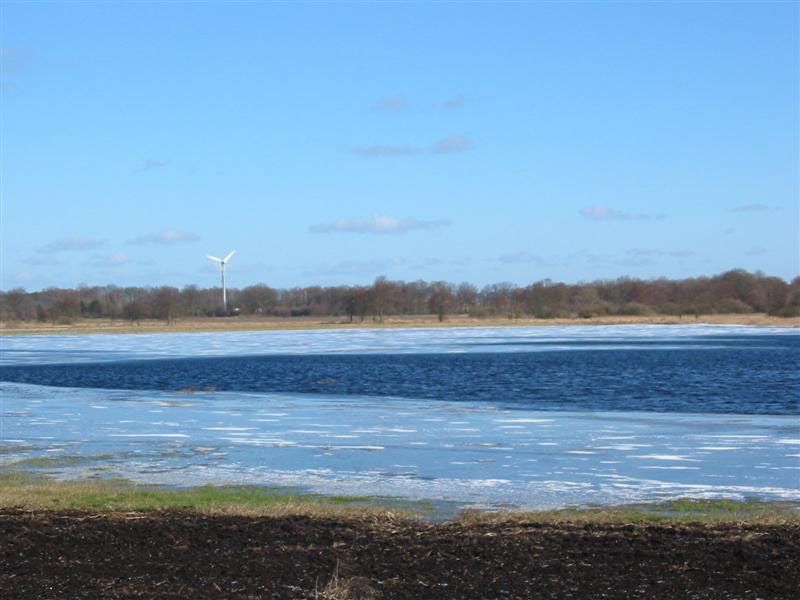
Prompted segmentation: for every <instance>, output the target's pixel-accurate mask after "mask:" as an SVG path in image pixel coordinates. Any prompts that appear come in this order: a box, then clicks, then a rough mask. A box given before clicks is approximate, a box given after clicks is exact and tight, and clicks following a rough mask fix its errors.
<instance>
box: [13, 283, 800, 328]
mask: <svg viewBox="0 0 800 600" xmlns="http://www.w3.org/2000/svg"><path fill="white" fill-rule="evenodd" d="M221 297H222V291H221V289H220V288H199V287H197V286H195V285H189V286H186V287H184V288H183V289H178V288H176V287H170V286H162V287H118V286H115V285H107V286H80V287H78V288H77V289H64V288H48V289H44V290H41V291H36V292H26V291H25V290H24V289H21V288H17V289H12V290H9V291H6V292H0V319H2V320H3V321H52V322H58V323H68V322H71V321H74V320H76V319H81V318H84V319H93V318H97V319H100V318H104V319H121V320H127V321H131V322H137V321H140V320H142V319H162V320H164V321H167V322H170V321H172V320H174V319H178V318H187V317H205V316H214V315H217V316H222V309H221ZM228 298H229V301H228V302H229V305H230V306H231V307H235V309H234V312H235V313H236V314H243V315H263V316H269V317H341V318H344V319H347V320H349V321H351V322H352V321H364V320H365V319H371V320H375V321H382V320H383V319H384V317H386V316H390V315H423V314H433V315H437V316H438V317H439V319H440V320H444V319H445V318H446V317H447V315H450V314H466V315H470V316H474V317H498V316H500V317H508V318H512V319H513V318H519V317H536V318H543V319H548V318H563V317H579V318H580V317H582V318H590V317H595V316H603V315H656V314H661V315H681V316H682V315H696V316H699V315H702V314H713V313H751V312H763V313H768V314H771V315H776V316H786V317H789V316H798V315H800V277H797V278H795V279H794V280H792V281H791V282H786V281H784V280H783V279H781V278H779V277H770V276H767V275H764V274H763V273H760V272H757V273H749V272H747V271H743V270H733V271H728V272H726V273H722V274H720V275H716V276H713V277H698V278H688V279H678V280H672V279H653V280H641V279H632V278H628V277H621V278H619V279H615V280H603V281H594V282H590V283H577V284H566V283H556V282H553V281H551V280H549V279H545V280H543V281H538V282H536V283H533V284H531V285H528V286H518V285H514V284H511V283H496V284H492V285H487V286H484V287H482V288H478V287H477V286H475V285H473V284H471V283H460V284H453V283H447V282H444V281H434V282H428V281H411V282H407V281H391V280H389V279H387V278H385V277H379V278H378V279H376V280H375V281H374V283H372V285H368V286H331V287H323V286H309V287H295V288H290V289H275V288H272V287H270V286H268V285H265V284H257V285H251V286H248V287H245V288H242V289H229V290H228Z"/></svg>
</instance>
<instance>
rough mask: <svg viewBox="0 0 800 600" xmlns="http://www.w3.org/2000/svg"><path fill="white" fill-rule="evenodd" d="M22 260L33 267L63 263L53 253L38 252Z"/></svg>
mask: <svg viewBox="0 0 800 600" xmlns="http://www.w3.org/2000/svg"><path fill="white" fill-rule="evenodd" d="M22 262H24V263H25V264H26V265H31V266H33V267H52V266H55V265H60V264H61V261H60V260H58V259H57V258H56V257H55V256H53V255H52V254H38V255H34V256H30V257H28V258H23V259H22Z"/></svg>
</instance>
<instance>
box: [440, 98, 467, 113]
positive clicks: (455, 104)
mask: <svg viewBox="0 0 800 600" xmlns="http://www.w3.org/2000/svg"><path fill="white" fill-rule="evenodd" d="M466 103H467V99H466V98H465V97H464V96H455V97H454V98H450V99H449V100H445V101H444V103H443V106H444V109H445V110H451V111H452V110H458V109H459V108H463V107H464V105H465V104H466Z"/></svg>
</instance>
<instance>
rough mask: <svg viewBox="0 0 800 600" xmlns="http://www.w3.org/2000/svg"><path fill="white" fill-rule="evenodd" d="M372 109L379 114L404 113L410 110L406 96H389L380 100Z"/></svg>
mask: <svg viewBox="0 0 800 600" xmlns="http://www.w3.org/2000/svg"><path fill="white" fill-rule="evenodd" d="M372 108H373V110H376V111H379V112H402V111H404V110H406V109H407V108H408V102H406V99H405V97H404V96H400V95H398V96H387V97H385V98H381V99H380V100H378V101H377V102H376V103H375V104H374V106H373V107H372Z"/></svg>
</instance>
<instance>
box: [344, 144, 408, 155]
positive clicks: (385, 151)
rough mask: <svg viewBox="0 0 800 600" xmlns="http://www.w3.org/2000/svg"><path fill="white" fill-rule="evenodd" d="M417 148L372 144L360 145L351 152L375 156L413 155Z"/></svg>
mask: <svg viewBox="0 0 800 600" xmlns="http://www.w3.org/2000/svg"><path fill="white" fill-rule="evenodd" d="M419 152H420V150H419V148H415V147H414V146H393V145H386V144H373V145H372V146H361V147H358V148H353V154H355V155H357V156H366V157H369V158H375V157H380V156H413V155H415V154H419Z"/></svg>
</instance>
